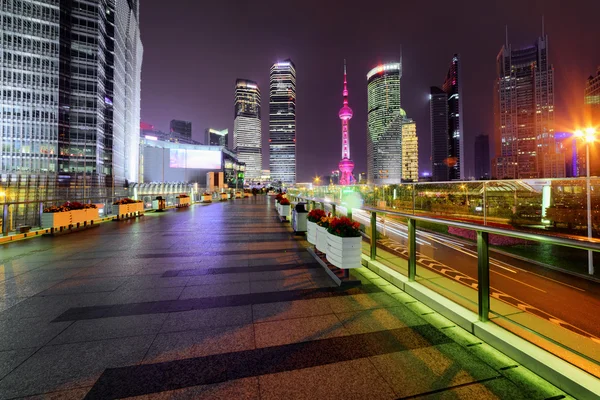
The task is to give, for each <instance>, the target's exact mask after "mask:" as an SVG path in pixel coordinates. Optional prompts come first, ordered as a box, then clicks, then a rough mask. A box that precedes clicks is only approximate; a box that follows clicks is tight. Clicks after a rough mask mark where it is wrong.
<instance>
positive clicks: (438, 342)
mask: <svg viewBox="0 0 600 400" xmlns="http://www.w3.org/2000/svg"><path fill="white" fill-rule="evenodd" d="M306 245H307V244H306V242H305V241H303V240H302V239H301V238H298V237H294V236H292V235H291V234H290V228H289V224H284V223H280V222H277V221H276V219H275V211H274V210H273V205H272V204H270V203H269V201H268V200H267V199H266V198H265V197H258V198H250V199H238V200H235V201H231V202H228V203H215V204H211V205H207V206H194V207H191V208H190V209H187V210H172V211H169V212H166V213H163V214H147V215H146V216H145V217H143V218H141V219H139V220H130V221H121V222H113V223H106V224H103V225H102V226H101V227H100V228H98V229H92V230H89V231H83V232H80V233H76V234H71V235H65V236H60V237H55V238H41V239H33V240H27V241H23V242H19V243H13V244H10V245H5V246H3V247H1V248H0V251H1V253H0V258H2V260H3V263H2V264H1V267H0V268H1V269H0V273H1V275H0V311H2V312H0V398H3V399H8V398H19V397H26V396H36V397H34V398H53V399H54V398H56V399H59V398H60V399H62V398H65V399H79V398H84V397H87V398H89V399H100V398H109V399H112V398H124V397H139V398H148V399H154V398H157V399H158V398H165V399H166V398H194V399H198V398H201V399H204V398H206V399H209V398H210V399H258V398H261V399H326V398H331V399H380V398H381V399H396V398H426V399H430V398H431V399H433V398H441V399H472V398H478V399H492V398H494V399H495V398H500V399H522V398H527V399H529V398H533V399H547V398H553V399H560V398H565V397H561V396H563V393H562V392H560V391H559V390H557V389H556V388H554V387H553V386H551V385H549V384H548V383H547V382H545V381H543V380H541V379H540V378H538V377H537V376H535V375H534V374H532V373H531V372H529V371H528V370H526V369H525V368H523V367H522V366H519V365H517V364H516V363H515V362H514V361H512V360H510V359H509V358H507V357H505V356H503V355H502V354H500V353H499V352H497V351H495V350H494V349H492V348H491V347H489V346H488V345H486V344H483V343H480V341H478V340H477V339H476V338H474V337H472V336H470V335H469V334H468V333H466V332H464V331H463V330H461V329H460V328H458V327H456V326H454V324H452V323H451V322H450V321H448V320H446V319H445V318H443V317H441V316H440V315H438V314H436V313H434V312H433V311H432V310H430V309H428V308H427V307H425V306H423V305H422V304H420V303H418V302H416V301H415V300H414V299H412V298H411V297H409V296H407V295H406V294H404V293H402V292H400V291H399V290H398V289H397V288H395V287H393V286H391V285H389V284H387V283H386V282H385V281H382V280H381V279H377V280H373V282H371V281H369V278H373V277H374V276H373V275H372V273H370V272H369V271H362V270H361V271H358V272H355V274H356V277H357V278H359V279H361V280H362V281H363V285H362V286H360V287H358V288H352V289H347V290H344V289H340V288H337V287H334V285H333V284H332V282H331V280H330V279H329V277H328V276H327V275H326V273H325V272H324V271H323V270H322V269H320V267H318V265H317V264H316V263H315V261H314V260H313V259H312V258H311V256H310V255H309V254H308V253H307V252H306V251H305V246H306Z"/></svg>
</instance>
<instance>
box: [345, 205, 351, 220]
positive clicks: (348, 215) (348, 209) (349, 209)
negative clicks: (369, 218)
mask: <svg viewBox="0 0 600 400" xmlns="http://www.w3.org/2000/svg"><path fill="white" fill-rule="evenodd" d="M346 211H347V214H346V215H347V217H348V218H349V219H350V220H351V221H352V207H348V208H346Z"/></svg>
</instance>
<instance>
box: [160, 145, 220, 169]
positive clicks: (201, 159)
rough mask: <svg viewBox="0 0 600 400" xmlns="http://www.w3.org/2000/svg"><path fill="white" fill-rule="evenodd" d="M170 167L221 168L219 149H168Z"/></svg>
mask: <svg viewBox="0 0 600 400" xmlns="http://www.w3.org/2000/svg"><path fill="white" fill-rule="evenodd" d="M169 156H170V159H169V166H170V167H171V168H191V169H221V152H220V151H219V150H189V149H170V151H169Z"/></svg>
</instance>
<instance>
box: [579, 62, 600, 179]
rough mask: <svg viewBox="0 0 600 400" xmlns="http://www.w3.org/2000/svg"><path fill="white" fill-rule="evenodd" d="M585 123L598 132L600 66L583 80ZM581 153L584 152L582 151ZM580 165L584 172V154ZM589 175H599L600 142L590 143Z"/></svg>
mask: <svg viewBox="0 0 600 400" xmlns="http://www.w3.org/2000/svg"><path fill="white" fill-rule="evenodd" d="M584 107H585V124H586V128H587V127H594V128H596V130H597V131H598V132H600V66H598V72H597V73H596V76H590V77H589V78H588V79H587V81H586V82H585V95H584ZM584 150H585V149H584ZM581 153H583V154H585V152H584V151H581ZM581 158H583V159H584V163H583V165H582V168H581V169H583V172H584V173H585V156H582V157H581ZM590 176H600V143H599V142H598V141H596V142H594V143H591V144H590Z"/></svg>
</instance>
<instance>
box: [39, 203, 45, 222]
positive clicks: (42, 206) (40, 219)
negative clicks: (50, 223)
mask: <svg viewBox="0 0 600 400" xmlns="http://www.w3.org/2000/svg"><path fill="white" fill-rule="evenodd" d="M42 214H44V203H42V202H40V209H39V215H38V217H39V221H40V225H39V227H40V228H41V227H42Z"/></svg>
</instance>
